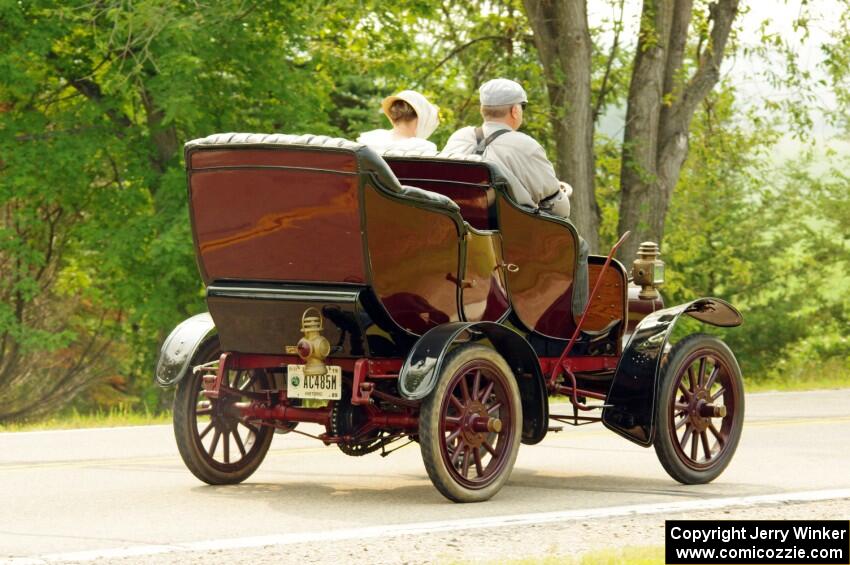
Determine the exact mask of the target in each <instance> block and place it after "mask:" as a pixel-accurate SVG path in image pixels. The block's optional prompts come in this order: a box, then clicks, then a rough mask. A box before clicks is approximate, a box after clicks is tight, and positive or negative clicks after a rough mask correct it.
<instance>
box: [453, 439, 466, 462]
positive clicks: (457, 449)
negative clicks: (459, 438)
mask: <svg viewBox="0 0 850 565" xmlns="http://www.w3.org/2000/svg"><path fill="white" fill-rule="evenodd" d="M464 450H466V444H465V443H459V444H458V445H457V447H455V449H454V451H452V465H454V466H455V467H457V464H458V461H459V460H460V456H461V455H463V452H464Z"/></svg>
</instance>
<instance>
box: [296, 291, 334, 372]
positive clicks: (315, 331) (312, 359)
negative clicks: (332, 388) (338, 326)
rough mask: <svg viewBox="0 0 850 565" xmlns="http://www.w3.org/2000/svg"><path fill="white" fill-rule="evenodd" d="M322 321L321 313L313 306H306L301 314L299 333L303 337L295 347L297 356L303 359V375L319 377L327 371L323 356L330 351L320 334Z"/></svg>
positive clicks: (328, 345)
mask: <svg viewBox="0 0 850 565" xmlns="http://www.w3.org/2000/svg"><path fill="white" fill-rule="evenodd" d="M308 314H315V315H308ZM322 322H323V320H322V315H321V314H320V313H319V311H318V310H316V309H315V308H307V309H306V310H304V314H302V316H301V333H303V334H304V337H302V338H301V339H299V340H298V344H297V345H296V346H295V348H296V350H297V351H298V356H299V357H301V359H303V360H304V376H305V377H309V376H319V377H320V376H322V375H325V374H327V372H328V367H327V365H325V358H326V357H327V356H328V354H329V353H330V352H331V344H330V342H328V340H327V338H325V336H323V335H322V330H323V329H324V328H323V326H322Z"/></svg>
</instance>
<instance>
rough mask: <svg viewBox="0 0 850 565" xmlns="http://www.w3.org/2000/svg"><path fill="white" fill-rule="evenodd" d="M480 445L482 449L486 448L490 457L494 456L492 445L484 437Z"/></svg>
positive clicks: (494, 451)
mask: <svg viewBox="0 0 850 565" xmlns="http://www.w3.org/2000/svg"><path fill="white" fill-rule="evenodd" d="M481 447H483V448H484V449H486V450H487V453H489V454H490V456H491V457H495V456H496V450H495V449H494V448H493V446H492V445H490V442H489V441H487V440H486V439H485V440H484V442H483V443H482V444H481Z"/></svg>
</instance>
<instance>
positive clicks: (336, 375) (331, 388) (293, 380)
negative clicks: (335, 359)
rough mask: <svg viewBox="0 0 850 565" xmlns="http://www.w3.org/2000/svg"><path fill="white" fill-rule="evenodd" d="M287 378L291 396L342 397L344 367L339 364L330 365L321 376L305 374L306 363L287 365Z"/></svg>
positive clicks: (331, 398) (325, 398)
mask: <svg viewBox="0 0 850 565" xmlns="http://www.w3.org/2000/svg"><path fill="white" fill-rule="evenodd" d="M286 379H287V387H286V395H287V396H288V397H289V398H317V399H320V400H339V399H340V398H341V397H342V367H340V366H338V365H328V372H327V373H326V374H324V375H322V376H320V377H317V376H313V375H311V376H305V375H304V365H287V366H286Z"/></svg>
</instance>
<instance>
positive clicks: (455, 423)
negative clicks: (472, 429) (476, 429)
mask: <svg viewBox="0 0 850 565" xmlns="http://www.w3.org/2000/svg"><path fill="white" fill-rule="evenodd" d="M445 422H446V429H447V430H459V429H460V418H459V417H457V416H446V418H445Z"/></svg>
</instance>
